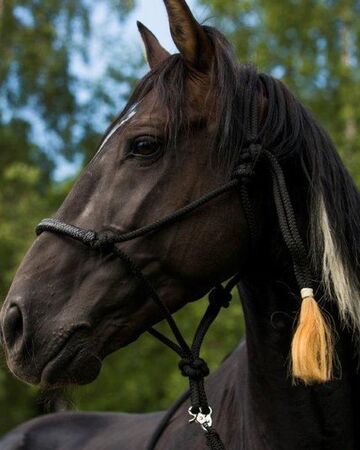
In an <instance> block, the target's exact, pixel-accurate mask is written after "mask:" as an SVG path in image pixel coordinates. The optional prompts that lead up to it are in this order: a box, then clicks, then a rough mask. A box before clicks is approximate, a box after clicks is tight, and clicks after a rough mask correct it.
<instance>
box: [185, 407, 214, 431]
mask: <svg viewBox="0 0 360 450" xmlns="http://www.w3.org/2000/svg"><path fill="white" fill-rule="evenodd" d="M189 414H190V416H191V419H190V420H189V422H190V423H192V422H196V423H198V424H199V425H201V428H202V429H203V430H204V431H208V429H209V428H210V427H211V426H212V417H211V415H212V409H211V407H210V406H209V413H208V414H203V412H202V411H201V408H199V412H198V413H196V414H194V413H193V412H192V407H190V408H189Z"/></svg>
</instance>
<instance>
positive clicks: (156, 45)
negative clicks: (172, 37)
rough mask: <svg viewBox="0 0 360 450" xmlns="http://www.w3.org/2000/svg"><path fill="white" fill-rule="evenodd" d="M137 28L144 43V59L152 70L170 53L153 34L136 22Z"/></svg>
mask: <svg viewBox="0 0 360 450" xmlns="http://www.w3.org/2000/svg"><path fill="white" fill-rule="evenodd" d="M137 26H138V29H139V32H140V35H141V38H142V40H143V42H144V46H145V53H146V59H147V61H148V63H149V66H150V68H151V69H154V68H155V67H156V66H157V65H158V64H160V63H161V62H163V61H164V60H165V59H167V58H169V56H170V53H169V52H168V51H167V50H165V49H164V47H162V46H161V44H160V42H159V41H158V40H157V38H156V37H155V36H154V34H153V33H152V32H151V31H150V30H149V29H148V28H146V26H145V25H144V24H142V23H141V22H137Z"/></svg>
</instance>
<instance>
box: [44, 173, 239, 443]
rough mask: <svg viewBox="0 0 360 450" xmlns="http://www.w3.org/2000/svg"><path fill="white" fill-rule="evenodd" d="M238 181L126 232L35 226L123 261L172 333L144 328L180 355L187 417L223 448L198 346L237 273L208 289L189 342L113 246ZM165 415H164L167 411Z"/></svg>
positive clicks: (48, 223) (53, 222)
mask: <svg viewBox="0 0 360 450" xmlns="http://www.w3.org/2000/svg"><path fill="white" fill-rule="evenodd" d="M241 183H242V175H241V174H240V173H239V172H235V175H234V178H233V179H232V180H230V181H229V182H228V183H226V184H224V185H223V186H221V187H219V188H217V189H215V190H213V191H211V192H209V193H207V194H205V195H204V196H203V197H201V198H200V199H198V200H196V201H194V202H192V203H190V204H189V205H187V206H185V207H184V208H181V209H179V210H178V211H176V212H174V213H173V214H171V215H169V216H167V217H165V218H164V219H161V220H158V221H157V222H154V223H152V224H150V225H147V226H145V227H142V228H139V229H137V230H134V231H130V232H127V233H118V232H114V231H109V230H104V231H93V230H87V229H83V228H79V227H77V226H74V225H70V224H67V223H64V222H61V221H59V220H57V219H45V220H43V221H42V222H40V224H39V225H38V226H37V227H36V233H37V235H40V234H42V233H43V232H50V233H55V234H57V235H60V236H65V237H70V238H71V239H74V240H76V241H78V242H81V243H82V244H84V245H86V246H87V247H90V248H92V249H95V250H98V251H99V252H101V253H106V254H113V255H115V256H116V257H118V258H119V259H120V260H121V261H122V262H123V263H124V264H125V266H126V267H127V268H128V270H129V272H130V273H131V274H132V275H133V276H134V277H135V278H136V279H137V280H138V281H139V282H140V283H141V285H142V287H143V288H144V290H145V291H146V292H147V294H148V295H149V296H150V297H151V298H152V300H153V301H154V302H155V303H156V305H157V306H158V307H159V309H160V311H161V313H162V315H163V317H164V318H165V319H166V321H167V322H168V324H169V327H170V329H171V331H172V333H173V335H174V338H175V341H172V340H170V339H169V338H168V337H166V336H165V335H163V334H162V333H160V332H159V331H157V330H156V329H154V328H150V329H149V330H148V331H149V333H150V334H152V335H153V336H154V337H156V338H157V339H159V340H160V341H161V342H163V343H164V344H165V345H167V346H168V347H169V348H171V349H172V350H173V351H175V352H176V353H177V354H178V355H179V356H180V358H181V359H180V362H179V369H180V371H181V374H182V375H183V376H184V377H187V378H188V379H189V385H190V390H189V393H188V394H187V395H190V399H191V407H190V408H189V414H190V416H191V420H190V421H191V422H197V423H199V424H200V425H201V427H202V428H203V430H204V431H205V434H206V439H207V443H208V445H209V447H210V448H211V449H214V450H215V449H225V447H224V445H223V444H222V442H221V439H220V437H219V435H218V434H217V432H216V431H215V429H214V428H213V427H212V417H211V414H212V409H211V407H210V406H209V404H208V400H207V396H206V392H205V387H204V378H205V377H207V376H208V375H209V373H210V371H209V368H208V366H207V364H206V362H205V361H204V360H203V359H202V358H201V357H200V349H201V345H202V343H203V341H204V338H205V335H206V333H207V331H208V330H209V328H210V326H211V324H212V323H213V322H214V320H215V319H216V317H217V316H218V314H219V312H220V310H221V309H222V308H223V307H224V308H227V307H228V306H229V305H230V302H231V299H232V295H231V291H232V289H233V288H234V287H235V285H236V284H237V283H238V282H239V279H240V277H239V275H238V274H236V275H235V276H234V277H233V278H232V279H231V280H230V281H229V282H228V283H227V284H226V286H225V287H223V286H222V285H221V284H219V285H217V286H215V287H214V288H213V289H212V291H211V292H210V294H209V305H208V308H207V310H206V312H205V314H204V317H203V319H202V320H201V322H200V324H199V326H198V328H197V330H196V333H195V336H194V340H193V342H192V345H191V346H189V345H188V344H187V343H186V341H185V339H184V338H183V336H182V333H181V331H180V330H179V328H178V326H177V325H176V323H175V321H174V319H173V317H172V315H171V313H170V311H169V309H168V308H167V306H166V305H165V304H164V303H163V301H162V300H161V298H160V297H159V296H158V294H157V292H156V291H155V289H154V288H153V286H152V284H151V283H150V281H149V280H148V278H147V277H146V276H145V274H144V273H143V272H142V270H141V269H140V268H139V267H138V266H137V264H136V263H135V262H134V261H133V259H132V258H131V257H130V256H129V255H127V254H126V253H125V252H124V251H122V250H121V249H120V248H119V247H118V246H117V244H120V243H123V242H128V241H131V240H133V239H136V238H138V237H140V236H145V235H148V234H150V233H153V232H156V231H159V230H160V229H162V228H164V227H166V226H169V225H171V224H172V223H174V222H176V221H178V220H180V219H182V218H184V217H185V216H187V215H189V214H190V213H191V212H193V211H195V210H196V209H198V208H200V207H201V206H203V205H205V204H207V203H209V202H210V201H211V200H213V199H215V198H217V197H219V196H221V195H223V194H225V193H226V192H229V191H231V190H233V189H234V188H236V187H238V186H239V185H240V184H241ZM171 411H173V410H171ZM171 411H170V412H171ZM171 415H172V412H171ZM165 417H168V415H167V416H165ZM162 423H163V425H162V427H161V429H160V427H159V429H158V430H157V431H156V433H155V434H154V436H153V438H152V439H151V442H150V443H149V445H148V447H147V448H148V449H152V448H154V446H155V445H156V442H157V440H158V439H159V437H160V435H161V433H162V431H163V429H164V428H165V426H166V423H167V420H166V421H163V422H162Z"/></svg>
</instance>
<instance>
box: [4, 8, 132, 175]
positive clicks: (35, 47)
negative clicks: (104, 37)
mask: <svg viewBox="0 0 360 450" xmlns="http://www.w3.org/2000/svg"><path fill="white" fill-rule="evenodd" d="M133 6H134V1H133V0H111V1H109V0H102V1H100V2H96V5H95V4H94V3H93V2H89V1H87V0H81V1H77V2H73V1H71V0H65V1H60V0H47V1H46V2H38V1H36V0H29V1H26V2H25V1H23V0H8V1H7V2H5V3H4V4H3V6H2V8H1V11H2V14H1V15H0V20H1V22H0V54H1V60H0V99H1V101H0V125H3V124H6V125H8V127H11V125H12V121H13V120H14V119H19V118H22V120H23V121H24V122H26V123H28V124H30V125H31V127H32V130H31V131H32V134H31V135H30V137H31V140H32V141H34V133H35V132H37V133H39V134H41V135H42V136H41V138H42V139H43V141H44V144H47V145H48V144H49V142H51V148H49V147H50V146H48V147H47V148H42V150H43V154H42V157H43V159H48V160H49V159H50V160H51V159H54V157H55V156H58V155H59V154H62V155H65V156H66V157H68V158H73V157H74V156H75V155H76V154H79V153H80V154H84V153H86V152H87V151H88V149H87V148H86V143H87V139H86V136H87V135H88V132H89V129H94V123H93V121H91V118H90V117H89V115H88V112H87V111H88V106H89V104H90V103H91V102H92V101H94V98H93V96H94V95H95V94H96V95H99V92H98V91H96V89H95V86H90V88H89V85H88V83H87V81H88V80H86V78H85V77H84V75H83V74H80V75H77V74H76V73H78V72H80V71H79V70H75V67H76V65H77V66H78V67H77V68H78V69H79V67H81V66H82V65H84V66H85V67H86V64H87V63H88V62H89V59H90V58H91V50H92V49H91V38H92V37H93V35H94V33H95V31H96V30H95V29H94V20H95V15H96V14H99V13H100V12H101V11H102V10H104V11H105V13H106V14H108V16H109V19H108V20H109V22H110V21H111V18H112V17H113V16H114V14H110V13H111V12H115V13H116V17H117V19H118V21H119V20H122V19H124V18H125V17H126V13H127V12H129V11H130V10H131V8H132V7H133ZM101 8H102V9H101ZM74 66H75V67H74ZM89 89H90V92H89ZM81 95H83V96H86V95H87V97H88V98H87V101H83V100H81ZM34 124H35V125H36V128H35V127H34ZM47 136H48V137H49V139H46V138H47ZM93 145H94V144H93ZM40 147H42V146H40ZM26 148H27V147H24V148H22V149H20V148H17V149H15V150H16V151H15V152H13V153H12V155H13V158H17V156H16V155H17V153H18V151H19V152H20V153H19V154H18V160H20V161H23V157H24V152H26ZM29 150H30V149H29ZM38 150H39V149H38ZM33 157H34V154H28V155H27V158H28V159H32V158H33ZM47 165H48V164H47ZM48 168H49V167H48Z"/></svg>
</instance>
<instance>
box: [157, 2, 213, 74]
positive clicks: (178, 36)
mask: <svg viewBox="0 0 360 450" xmlns="http://www.w3.org/2000/svg"><path fill="white" fill-rule="evenodd" d="M164 3H165V6H166V9H167V12H168V15H169V22H170V31H171V35H172V38H173V39H174V42H175V44H176V46H177V48H178V49H179V51H180V53H181V55H182V56H183V58H184V60H185V62H186V63H187V65H188V66H189V67H190V68H192V69H195V70H198V71H201V72H205V71H206V70H207V69H208V67H209V66H210V64H211V59H212V46H211V43H210V40H209V38H208V36H207V34H206V32H205V30H204V28H203V27H202V26H201V25H200V24H199V23H198V22H197V21H196V19H195V17H194V16H193V14H192V13H191V11H190V9H189V7H188V5H187V4H186V2H185V0H164Z"/></svg>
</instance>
